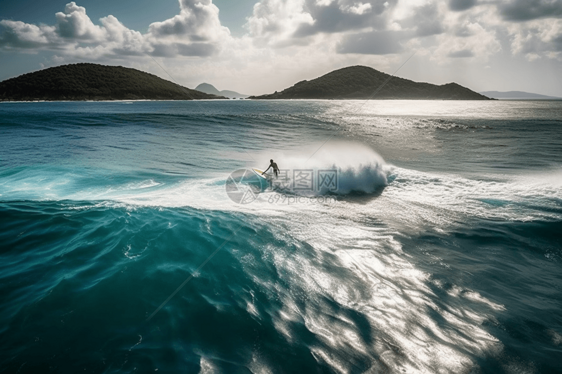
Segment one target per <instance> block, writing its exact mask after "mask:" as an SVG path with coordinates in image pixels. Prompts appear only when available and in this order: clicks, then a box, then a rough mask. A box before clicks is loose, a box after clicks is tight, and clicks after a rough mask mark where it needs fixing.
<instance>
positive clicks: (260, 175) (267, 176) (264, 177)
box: [252, 168, 271, 179]
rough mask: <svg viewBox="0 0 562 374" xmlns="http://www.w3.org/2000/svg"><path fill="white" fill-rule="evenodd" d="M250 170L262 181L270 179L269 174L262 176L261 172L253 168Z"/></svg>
mask: <svg viewBox="0 0 562 374" xmlns="http://www.w3.org/2000/svg"><path fill="white" fill-rule="evenodd" d="M252 170H253V171H254V173H256V175H257V176H258V177H260V178H263V179H268V178H271V174H268V173H265V174H263V170H260V169H255V168H253V169H252Z"/></svg>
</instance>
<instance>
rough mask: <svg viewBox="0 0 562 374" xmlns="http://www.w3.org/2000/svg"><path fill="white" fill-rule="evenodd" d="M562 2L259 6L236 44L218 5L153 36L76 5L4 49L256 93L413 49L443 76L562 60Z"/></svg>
mask: <svg viewBox="0 0 562 374" xmlns="http://www.w3.org/2000/svg"><path fill="white" fill-rule="evenodd" d="M559 3H562V0H530V2H529V9H525V8H524V7H523V5H524V4H525V2H523V1H522V0H521V1H520V0H508V1H498V2H496V1H489V0H486V1H484V0H449V1H447V2H444V1H439V0H407V1H406V0H259V1H258V0H256V4H255V5H254V7H253V11H252V14H250V15H249V16H248V18H247V22H246V25H245V28H246V34H245V35H243V36H241V37H233V36H232V35H231V34H230V32H229V30H228V28H226V27H224V26H223V25H222V24H221V21H220V17H219V9H218V8H217V6H215V5H214V4H213V3H212V0H180V1H179V12H178V14H177V15H175V16H174V17H171V18H169V19H166V20H162V21H159V22H153V23H152V24H150V26H149V28H148V31H147V32H145V33H141V32H138V31H135V30H131V29H129V28H127V27H126V26H124V25H123V24H122V23H121V22H119V20H118V19H117V18H116V17H114V16H112V15H109V16H107V17H103V18H101V19H100V20H99V21H98V22H93V21H92V20H91V19H90V18H89V17H88V15H87V13H86V9H85V8H84V7H81V6H78V5H77V4H76V3H74V2H70V3H68V4H67V5H66V7H65V9H64V11H63V12H59V13H56V15H55V19H54V23H53V24H52V25H43V24H41V25H34V24H28V23H24V22H21V21H12V20H2V21H0V51H1V50H21V51H32V52H33V51H38V50H51V51H55V53H56V59H54V60H53V62H57V63H64V62H79V61H99V62H108V61H111V60H114V61H119V63H120V64H124V65H129V66H134V67H137V68H141V69H143V70H148V71H151V72H153V73H160V75H161V76H163V77H165V78H167V79H169V77H167V76H166V74H162V71H161V69H160V67H158V66H157V65H156V64H154V62H153V61H152V59H151V58H147V57H148V56H150V57H156V58H158V57H165V58H161V59H160V63H161V64H162V66H164V67H165V68H166V69H167V70H168V71H170V72H171V73H172V75H173V76H174V77H176V78H179V79H180V80H181V81H180V83H182V84H193V85H194V84H198V83H201V82H202V81H203V79H205V80H211V81H213V80H214V81H217V80H218V81H221V82H225V85H227V87H225V88H229V89H238V90H240V91H243V92H245V93H249V94H255V93H263V92H268V91H274V90H278V89H282V88H284V87H286V86H287V85H289V84H292V83H294V82H295V81H298V80H302V79H310V78H311V77H314V76H319V75H321V74H323V73H326V72H328V71H330V70H333V69H336V68H341V67H344V66H346V65H357V64H367V65H371V66H373V67H375V68H377V69H380V70H385V69H386V71H387V72H391V71H392V70H393V69H395V68H396V67H397V65H400V64H401V63H402V62H403V61H405V59H406V58H407V57H408V56H410V55H412V53H414V52H416V56H417V57H416V59H420V60H421V59H423V63H424V64H426V67H427V66H436V68H435V69H442V68H443V67H451V66H455V65H457V64H459V63H462V62H469V63H470V65H471V66H474V67H475V68H476V67H477V66H480V67H481V68H483V67H484V66H486V65H488V64H490V65H492V64H491V63H489V62H488V61H489V60H490V59H491V58H492V57H493V56H496V55H502V56H507V58H510V57H511V56H513V55H515V56H525V57H526V58H527V59H528V60H537V59H556V58H558V59H560V56H561V55H562V19H560V17H559V16H558V15H557V14H558V13H557V10H556V9H558V8H557V5H558V4H559ZM548 11H551V13H548ZM193 57H199V58H193ZM466 65H468V64H466ZM197 77H198V78H197ZM205 77H207V78H205ZM195 79H197V81H195ZM247 87H261V88H254V89H251V88H247Z"/></svg>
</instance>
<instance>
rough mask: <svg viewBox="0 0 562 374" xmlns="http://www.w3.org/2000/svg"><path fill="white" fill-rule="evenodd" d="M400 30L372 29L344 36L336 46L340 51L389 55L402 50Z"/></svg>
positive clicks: (343, 52)
mask: <svg viewBox="0 0 562 374" xmlns="http://www.w3.org/2000/svg"><path fill="white" fill-rule="evenodd" d="M402 38H403V33H402V32H399V31H372V32H365V33H360V34H352V35H348V36H346V37H344V38H343V39H342V41H341V42H340V43H339V44H338V46H337V47H336V50H337V52H338V53H341V54H345V53H360V54H368V55H387V54H392V53H399V52H401V51H402V45H401V44H400V40H401V39H402Z"/></svg>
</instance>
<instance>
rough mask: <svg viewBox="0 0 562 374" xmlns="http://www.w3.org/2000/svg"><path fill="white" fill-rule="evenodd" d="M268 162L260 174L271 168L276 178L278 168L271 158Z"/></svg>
mask: <svg viewBox="0 0 562 374" xmlns="http://www.w3.org/2000/svg"><path fill="white" fill-rule="evenodd" d="M269 162H270V164H269V166H268V167H267V169H265V171H264V172H263V173H262V174H265V173H266V172H267V171H268V170H269V168H273V172H274V173H275V178H277V175H278V174H279V168H278V167H277V164H276V163H275V162H273V160H270V161H269Z"/></svg>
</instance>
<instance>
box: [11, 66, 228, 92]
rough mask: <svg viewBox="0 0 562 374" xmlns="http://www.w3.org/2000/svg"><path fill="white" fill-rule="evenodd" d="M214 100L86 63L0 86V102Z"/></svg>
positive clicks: (134, 72)
mask: <svg viewBox="0 0 562 374" xmlns="http://www.w3.org/2000/svg"><path fill="white" fill-rule="evenodd" d="M217 98H220V97H219V96H215V95H209V94H206V93H203V92H199V91H195V90H190V89H188V88H186V87H183V86H180V85H178V84H175V83H172V82H169V81H167V80H164V79H162V78H159V77H157V76H155V75H153V74H149V73H145V72H142V71H140V70H136V69H131V68H125V67H122V66H105V65H98V64H86V63H82V64H72V65H62V66H57V67H53V68H48V69H44V70H40V71H36V72H33V73H28V74H24V75H21V76H19V77H16V78H12V79H8V80H5V81H3V82H0V101H34V100H47V101H55V100H193V99H217Z"/></svg>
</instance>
